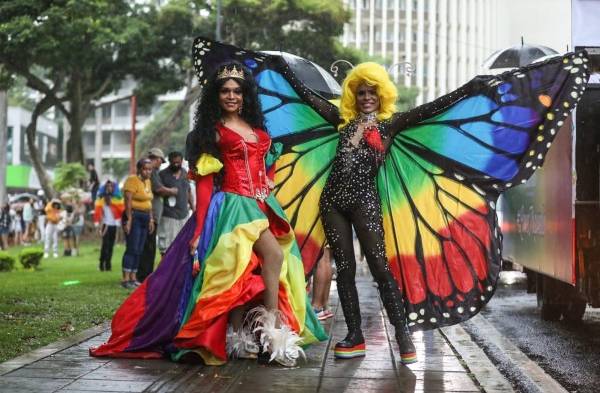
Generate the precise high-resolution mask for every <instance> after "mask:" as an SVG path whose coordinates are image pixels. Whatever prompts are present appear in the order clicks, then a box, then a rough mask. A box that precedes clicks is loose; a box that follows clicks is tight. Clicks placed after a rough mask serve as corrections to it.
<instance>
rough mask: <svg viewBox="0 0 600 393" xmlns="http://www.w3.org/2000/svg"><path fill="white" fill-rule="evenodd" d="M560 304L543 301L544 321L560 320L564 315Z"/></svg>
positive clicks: (542, 314)
mask: <svg viewBox="0 0 600 393" xmlns="http://www.w3.org/2000/svg"><path fill="white" fill-rule="evenodd" d="M561 308H562V307H561V305H560V304H548V303H543V304H542V307H541V316H542V321H558V320H560V316H561V315H562V310H561Z"/></svg>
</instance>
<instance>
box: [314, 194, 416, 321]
mask: <svg viewBox="0 0 600 393" xmlns="http://www.w3.org/2000/svg"><path fill="white" fill-rule="evenodd" d="M322 219H323V225H324V227H325V235H326V237H327V242H328V243H329V245H330V247H331V250H332V252H333V256H334V258H335V265H336V268H337V289H338V295H339V298H340V302H341V304H342V310H343V312H344V318H345V319H346V325H347V326H348V330H349V331H350V332H352V331H356V330H360V328H361V327H360V325H361V316H360V306H359V303H358V293H357V291H356V282H355V275H356V260H355V256H354V244H353V239H352V226H354V231H355V232H356V235H357V236H358V241H359V242H360V245H361V247H362V249H363V252H364V254H365V257H366V259H367V264H368V265H369V270H370V271H371V274H372V275H373V278H374V279H375V281H376V282H377V286H378V289H379V295H380V296H381V300H382V302H383V305H384V307H385V309H386V311H387V314H388V316H389V318H390V322H391V323H392V325H394V327H396V328H402V327H403V326H404V325H405V323H406V320H405V315H404V314H405V313H404V305H403V301H402V295H401V293H400V290H399V289H398V284H397V283H396V281H395V280H394V277H393V276H392V273H391V272H390V269H389V267H388V263H387V258H386V254H385V246H384V241H383V222H382V218H381V210H380V208H379V206H377V205H374V204H369V203H367V204H361V205H359V206H357V207H356V208H355V209H351V210H350V209H349V210H347V211H340V210H338V209H337V208H335V207H333V206H331V205H330V206H329V207H328V208H327V209H326V210H325V211H324V212H322Z"/></svg>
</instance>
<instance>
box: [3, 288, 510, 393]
mask: <svg viewBox="0 0 600 393" xmlns="http://www.w3.org/2000/svg"><path fill="white" fill-rule="evenodd" d="M358 286H359V294H360V298H361V310H362V313H363V328H364V331H365V337H366V340H367V355H366V357H364V358H357V359H351V360H335V359H334V357H333V351H332V348H333V345H334V343H335V342H336V341H337V340H339V339H341V338H343V337H344V335H345V333H346V327H345V323H344V318H343V315H342V313H341V308H340V307H338V306H337V303H338V302H337V298H335V297H334V295H335V288H333V289H332V299H331V304H332V307H333V309H334V310H335V311H336V313H335V318H332V319H329V320H328V321H326V323H325V326H326V328H327V330H328V331H329V333H330V339H329V341H327V342H323V343H320V344H317V345H313V346H311V347H310V348H308V349H307V350H306V357H307V360H306V361H305V362H304V361H301V362H300V364H299V366H298V367H296V368H293V369H286V368H283V367H279V366H274V365H273V366H261V365H258V364H257V363H256V362H255V361H251V360H234V361H230V362H229V363H227V364H226V365H225V366H221V367H207V366H203V365H200V364H181V363H173V362H170V361H166V360H136V359H131V360H130V359H127V360H125V359H107V358H100V359H99V358H91V357H89V356H88V348H89V347H90V346H93V345H98V344H99V343H101V342H103V341H104V340H106V339H107V337H108V336H109V331H108V330H107V327H98V328H96V329H95V330H91V331H89V332H87V334H88V336H90V337H89V338H87V337H85V333H82V334H81V335H80V336H79V337H76V338H75V339H73V340H72V342H71V343H68V342H61V343H56V344H53V345H51V346H49V347H47V348H42V349H40V350H38V351H34V352H32V353H30V354H27V355H24V356H22V357H20V358H17V359H13V360H11V361H9V362H6V363H4V364H1V365H0V374H2V375H1V376H0V391H2V392H88V393H89V392H156V393H158V392H228V393H231V392H255V391H256V392H283V391H285V392H287V393H293V392H322V393H326V392H482V391H487V392H507V391H511V389H510V385H509V384H508V383H507V382H506V381H505V380H504V379H503V378H502V377H501V376H500V374H499V373H497V371H496V369H495V368H494V367H493V366H492V365H491V363H490V361H489V359H488V358H487V357H486V356H485V355H484V354H483V352H482V351H481V350H480V349H479V348H477V347H476V345H474V344H473V342H472V341H471V340H470V339H469V337H468V335H466V334H465V333H464V331H462V330H461V328H460V327H453V328H449V329H445V330H444V331H439V330H436V331H429V332H424V333H416V334H415V335H414V340H415V344H416V346H417V350H418V360H419V361H418V362H417V363H415V364H411V365H408V366H404V365H402V364H401V363H400V362H399V358H400V356H399V353H398V348H397V345H396V343H395V342H394V335H393V330H392V329H393V328H392V327H391V325H389V323H388V322H387V318H385V315H384V311H383V310H382V307H381V304H380V302H379V297H378V294H377V290H376V288H375V286H374V285H373V283H372V281H371V280H370V278H369V277H368V276H366V277H365V276H363V277H361V278H359V280H358ZM453 341H454V342H455V345H451V343H452V342H453ZM463 358H464V360H463ZM469 367H470V368H472V370H471V369H470V368H469ZM478 378H479V379H478ZM484 386H485V389H484Z"/></svg>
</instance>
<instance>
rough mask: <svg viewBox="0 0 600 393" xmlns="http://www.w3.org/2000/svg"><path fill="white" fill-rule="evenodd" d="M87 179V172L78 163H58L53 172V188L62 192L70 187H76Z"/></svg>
mask: <svg viewBox="0 0 600 393" xmlns="http://www.w3.org/2000/svg"><path fill="white" fill-rule="evenodd" d="M86 179H87V172H86V170H85V168H84V167H83V165H81V164H80V163H78V162H71V163H65V162H62V163H59V164H58V166H57V167H56V170H55V172H54V188H55V189H56V190H58V191H63V190H66V189H68V188H71V187H78V186H80V184H81V183H82V182H84V181H85V180H86Z"/></svg>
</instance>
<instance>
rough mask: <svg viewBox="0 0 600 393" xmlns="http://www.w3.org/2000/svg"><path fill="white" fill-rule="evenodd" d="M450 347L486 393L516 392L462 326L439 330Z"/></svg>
mask: <svg viewBox="0 0 600 393" xmlns="http://www.w3.org/2000/svg"><path fill="white" fill-rule="evenodd" d="M439 330H440V332H441V333H442V336H443V337H444V338H445V339H446V342H447V343H448V345H450V347H451V348H452V349H453V350H454V351H455V352H456V353H457V354H458V355H459V356H460V357H461V358H462V360H463V362H464V364H463V367H466V368H467V369H468V370H469V372H470V373H471V374H472V375H473V376H474V377H475V380H476V381H477V383H478V384H479V386H481V387H482V388H483V390H484V391H485V392H486V393H508V392H514V390H513V387H512V385H511V383H510V382H509V381H508V380H507V379H506V378H505V377H504V376H503V375H502V374H501V373H500V371H498V369H497V368H496V366H494V364H493V363H492V361H491V360H490V359H489V358H488V357H487V355H486V354H485V352H483V350H482V349H481V348H480V347H479V346H478V345H477V343H475V342H473V340H471V336H470V335H469V333H467V332H466V331H465V330H464V329H463V328H462V327H461V326H460V325H453V326H448V327H444V328H441V329H439Z"/></svg>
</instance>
